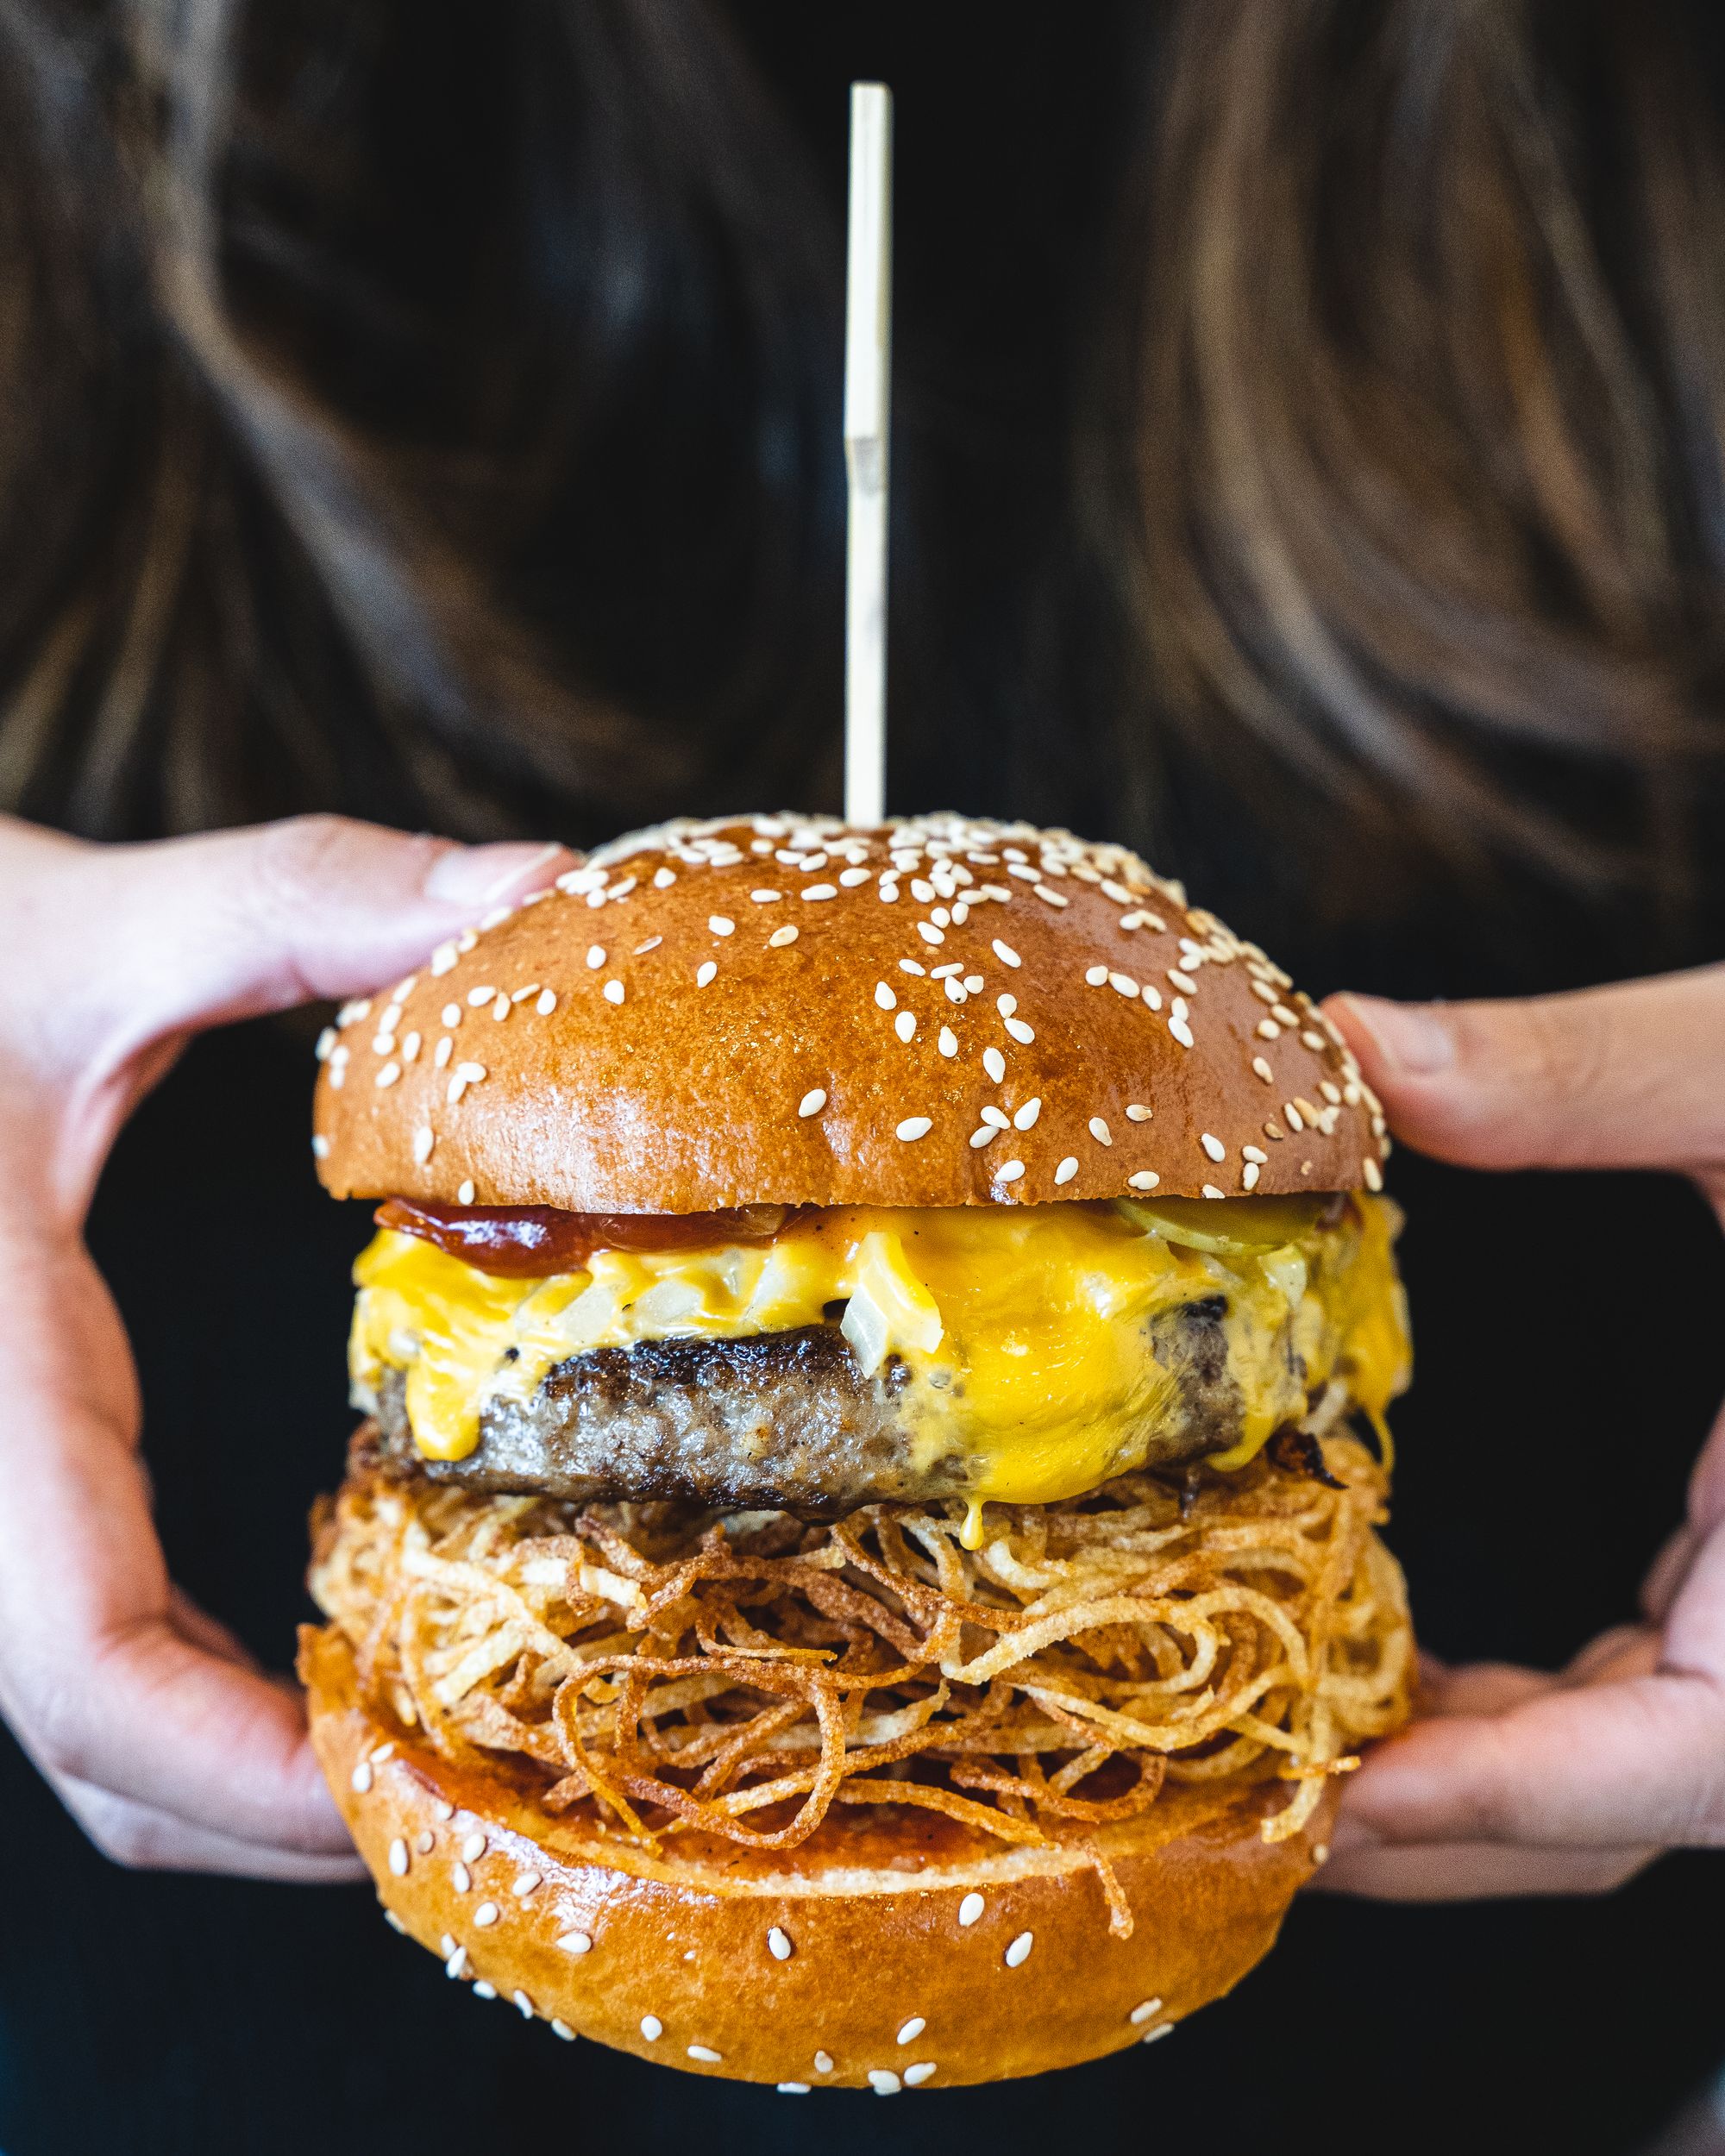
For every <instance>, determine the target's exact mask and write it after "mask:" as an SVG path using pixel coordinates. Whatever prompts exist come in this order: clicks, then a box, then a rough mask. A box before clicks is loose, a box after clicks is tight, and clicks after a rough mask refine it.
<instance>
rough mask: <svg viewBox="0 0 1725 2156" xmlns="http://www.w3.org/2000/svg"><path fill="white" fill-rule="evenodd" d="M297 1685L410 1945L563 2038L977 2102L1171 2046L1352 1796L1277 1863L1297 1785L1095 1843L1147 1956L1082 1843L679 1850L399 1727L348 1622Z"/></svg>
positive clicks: (824, 1835) (777, 2077) (966, 1832)
mask: <svg viewBox="0 0 1725 2156" xmlns="http://www.w3.org/2000/svg"><path fill="white" fill-rule="evenodd" d="M299 1670H300V1676H301V1677H302V1678H303V1680H304V1683H305V1684H306V1686H307V1689H308V1690H309V1693H310V1695H311V1735H312V1741H313V1743H314V1744H315V1745H316V1746H317V1753H318V1757H319V1758H320V1759H321V1761H322V1762H323V1771H324V1773H325V1775H326V1776H327V1777H328V1778H329V1786H330V1788H331V1789H333V1790H334V1791H335V1793H336V1799H337V1802H339V1803H340V1804H341V1806H342V1812H343V1814H344V1815H345V1817H346V1819H347V1821H348V1826H349V1827H350V1828H351V1829H352V1831H353V1835H354V1841H355V1842H356V1843H357V1844H358V1846H359V1849H360V1853H361V1856H363V1857H364V1858H365V1860H366V1862H367V1865H369V1866H370V1867H371V1870H372V1872H373V1876H374V1877H375V1878H376V1880H377V1883H378V1894H379V1897H380V1900H381V1901H382V1902H383V1904H384V1906H385V1908H386V1909H387V1910H389V1911H390V1912H391V1914H392V1915H393V1917H394V1919H395V1921H397V1922H398V1924H399V1926H400V1927H401V1928H402V1929H403V1930H404V1931H405V1932H406V1933H407V1934H409V1935H410V1936H411V1937H412V1938H414V1939H417V1940H418V1941H419V1942H420V1944H421V1945H422V1946H429V1947H430V1948H432V1949H433V1951H435V1952H437V1953H439V1954H440V1955H441V1956H442V1958H443V1959H444V1960H445V1961H446V1962H447V1963H449V1965H450V1973H451V1974H452V1975H453V1976H456V1977H464V1978H466V1979H467V1980H468V1981H471V1982H478V1983H483V1984H488V1985H489V1986H490V1987H491V1988H492V1990H494V1991H495V1992H496V1993H497V1995H498V1996H499V1998H500V1999H502V2000H504V2001H509V2000H513V2002H515V2004H516V2005H517V2007H518V2008H519V2009H520V2010H521V2011H522V2012H523V2013H526V2014H530V2015H537V2016H539V2017H540V2018H541V2019H543V2020H545V2021H549V2022H551V2024H552V2026H553V2027H554V2028H555V2030H556V2032H557V2034H559V2035H563V2036H570V2035H579V2036H586V2037H592V2038H593V2039H595V2040H597V2041H598V2042H599V2043H603V2044H609V2045H612V2046H614V2047H615V2048H616V2049H618V2050H620V2051H630V2052H633V2053H636V2054H637V2057H639V2058H643V2059H655V2060H656V2061H658V2062H659V2063H660V2064H662V2065H674V2066H681V2067H682V2068H684V2069H686V2070H687V2071H694V2072H698V2073H709V2074H716V2075H718V2076H720V2077H725V2078H731V2079H733V2080H740V2081H761V2082H776V2083H780V2084H799V2085H806V2086H823V2085H830V2086H832V2087H837V2088H867V2087H870V2086H876V2087H882V2088H886V2089H888V2090H890V2089H892V2088H895V2087H897V2086H898V2085H899V2084H900V2081H902V2082H904V2083H905V2084H907V2085H909V2086H911V2087H915V2086H918V2085H919V2084H922V2083H924V2082H928V2083H929V2084H931V2085H932V2086H933V2087H936V2088H951V2087H954V2086H955V2085H957V2084H963V2083H965V2082H973V2081H992V2080H998V2079H1000V2078H1005V2077H1007V2076H1010V2075H1017V2074H1032V2073H1042V2072H1044V2071H1048V2070H1049V2069H1051V2068H1052V2067H1056V2066H1069V2065H1076V2064H1077V2063H1079V2062H1080V2061H1081V2060H1083V2059H1095V2058H1099V2057H1101V2055H1102V2054H1103V2053H1107V2052H1112V2051H1119V2050H1121V2049H1123V2048H1124V2047H1125V2046H1126V2045H1128V2044H1131V2043H1134V2042H1138V2041H1143V2040H1147V2039H1149V2038H1150V2037H1151V2036H1153V2035H1154V2034H1156V2033H1157V2032H1158V2031H1160V2030H1163V2029H1165V2028H1168V2027H1169V2026H1170V2025H1171V2024H1172V2023H1173V2022H1175V2021H1179V2020H1181V2019H1182V2017H1183V2016H1184V2015H1188V2014H1189V2013H1191V2012H1192V2011H1193V2010H1194V2009H1195V2008H1197V2007H1200V2006H1202V2005H1204V2004H1205V2003H1206V2002H1208V2001H1209V2000H1211V1999H1214V1998H1215V1997H1217V1996H1220V1994H1221V1993H1222V1992H1224V1991H1226V1990H1229V1989H1230V1988H1231V1987H1232V1986H1233V1984H1236V1983H1238V1982H1239V1978H1240V1977H1243V1976H1244V1975H1245V1972H1246V1971H1247V1970H1249V1969H1250V1968H1251V1966H1252V1965H1253V1964H1254V1963H1255V1962H1257V1961H1258V1960H1259V1959H1261V1958H1262V1956H1263V1955H1264V1954H1265V1953H1266V1952H1268V1951H1269V1949H1270V1946H1271V1945H1272V1944H1273V1943H1274V1941H1275V1938H1276V1934H1277V1929H1278V1928H1279V1927H1280V1925H1281V1921H1282V1918H1283V1913H1284V1911H1285V1910H1286V1908H1287V1906H1288V1903H1289V1901H1290V1899H1291V1898H1292V1896H1293V1895H1294V1893H1295V1890H1296V1889H1297V1888H1298V1887H1299V1886H1300V1885H1302V1883H1303V1882H1304V1881H1305V1880H1307V1879H1308V1878H1309V1877H1310V1876H1311V1873H1312V1871H1313V1869H1314V1864H1315V1863H1317V1862H1320V1861H1321V1847H1322V1844H1323V1843H1324V1841H1325V1839H1326V1838H1327V1833H1328V1831H1329V1821H1330V1818H1331V1816H1332V1812H1333V1802H1332V1801H1331V1799H1330V1798H1328V1797H1327V1798H1326V1800H1325V1802H1323V1803H1322V1804H1320V1806H1319V1808H1318V1810H1317V1812H1316V1813H1315V1814H1314V1817H1313V1818H1312V1819H1311V1820H1310V1821H1308V1825H1307V1827H1306V1828H1305V1830H1304V1831H1303V1833H1300V1834H1298V1835H1295V1836H1294V1837H1291V1838H1290V1839H1289V1840H1288V1841H1286V1842H1283V1843H1277V1844H1267V1843H1265V1842H1264V1840H1263V1839H1262V1838H1261V1836H1260V1834H1259V1833H1258V1823H1259V1821H1260V1820H1261V1819H1262V1818H1263V1817H1264V1814H1265V1813H1266V1812H1267V1811H1269V1810H1271V1809H1273V1808H1276V1807H1277V1806H1278V1805H1279V1804H1280V1803H1281V1802H1283V1794H1282V1791H1281V1789H1280V1788H1279V1787H1278V1785H1277V1784H1275V1783H1270V1784H1264V1783H1258V1784H1255V1785H1253V1784H1248V1785H1245V1786H1242V1785H1241V1784H1240V1783H1239V1782H1233V1783H1219V1784H1217V1785H1216V1786H1215V1787H1214V1788H1213V1789H1211V1788H1206V1786H1205V1785H1204V1784H1202V1783H1196V1784H1189V1785H1187V1786H1185V1787H1177V1786H1176V1787H1170V1789H1168V1790H1166V1791H1164V1795H1163V1796H1161V1797H1160V1798H1159V1799H1158V1800H1157V1802H1156V1804H1155V1805H1154V1806H1152V1807H1151V1810H1150V1811H1149V1812H1148V1813H1145V1814H1142V1815H1141V1816H1140V1817H1139V1818H1138V1819H1136V1820H1133V1821H1126V1822H1124V1823H1122V1824H1120V1825H1117V1826H1112V1827H1101V1828H1097V1829H1093V1830H1091V1832H1092V1833H1094V1835H1095V1840H1096V1841H1097V1842H1098V1843H1100V1844H1101V1846H1102V1847H1103V1848H1104V1849H1105V1850H1106V1851H1107V1856H1108V1858H1109V1860H1110V1862H1111V1863H1112V1864H1113V1867H1114V1870H1115V1871H1116V1873H1117V1874H1118V1876H1119V1878H1120V1883H1121V1885H1122V1887H1123V1888H1124V1889H1125V1891H1126V1898H1127V1900H1128V1902H1130V1904H1131V1906H1132V1913H1133V1918H1134V1924H1133V1928H1132V1935H1131V1937H1130V1938H1129V1939H1121V1938H1119V1937H1118V1936H1115V1935H1113V1934H1111V1932H1110V1930H1109V1927H1108V1912H1107V1904H1106V1902H1105V1901H1104V1899H1103V1896H1102V1892H1101V1887H1100V1885H1099V1884H1098V1882H1097V1877H1096V1874H1095V1870H1094V1868H1093V1867H1091V1866H1090V1865H1088V1864H1087V1863H1086V1861H1085V1859H1084V1857H1083V1854H1082V1848H1080V1847H1077V1846H1072V1845H1063V1846H1058V1847H1055V1848H1051V1849H1022V1848H1016V1849H1007V1848H1004V1847H1003V1846H1002V1845H1001V1844H1000V1843H999V1842H997V1841H994V1839H991V1838H989V1837H988V1836H984V1835H982V1834H979V1833H976V1832H975V1830H973V1829H970V1828H969V1827H963V1826H961V1825H959V1824H957V1823H956V1822H954V1821H950V1820H946V1819H944V1818H942V1817H940V1816H939V1815H938V1814H919V1815H918V1820H917V1822H916V1823H914V1824H911V1823H907V1822H906V1821H904V1820H903V1819H901V1818H898V1817H895V1818H894V1819H893V1821H891V1822H890V1823H889V1824H888V1823H885V1822H883V1821H881V1820H880V1819H879V1817H878V1816H877V1815H876V1814H875V1812H874V1811H873V1810H872V1808H869V1807H863V1806H859V1807H856V1808H847V1809H846V1810H845V1811H844V1813H843V1814H839V1813H837V1812H835V1813H834V1814H829V1816H828V1818H827V1820H826V1821H824V1822H823V1823H822V1825H821V1827H820V1828H819V1830H818V1832H817V1833H815V1835H813V1836H812V1838H811V1839H810V1840H809V1841H807V1842H806V1843H805V1844H804V1845H803V1846H802V1847H801V1848H800V1849H797V1850H794V1851H790V1852H779V1853H776V1854H768V1853H764V1852H756V1851H750V1850H747V1849H743V1848H739V1847H737V1846H735V1845H733V1844H729V1843H717V1842H713V1841H711V1840H708V1839H706V1838H704V1837H699V1836H695V1835H690V1836H688V1837H678V1838H677V1839H675V1840H674V1841H668V1842H666V1843H665V1844H663V1845H662V1851H661V1853H659V1854H657V1855H655V1854H653V1853H652V1852H649V1851H646V1850H644V1849H641V1848H638V1847H637V1846H634V1845H633V1844H631V1843H629V1842H626V1841H623V1840H621V1839H609V1838H606V1839H600V1838H599V1836H598V1835H596V1834H595V1833H594V1832H593V1829H592V1828H591V1827H583V1826H581V1825H580V1823H579V1822H576V1821H573V1820H568V1819H565V1820H558V1819H553V1818H551V1817H549V1815H548V1814H545V1813H544V1812H543V1811H542V1810H540V1809H538V1808H536V1806H534V1805H533V1803H532V1802H531V1801H530V1797H529V1796H527V1795H526V1794H524V1792H522V1791H519V1790H517V1789H515V1788H514V1787H513V1786H512V1785H511V1784H510V1783H505V1781H503V1780H502V1779H501V1778H498V1777H492V1776H489V1775H484V1774H479V1773H475V1772H474V1771H471V1770H467V1769H463V1768H460V1767H456V1766H452V1765H451V1764H449V1763H448V1762H447V1761H445V1760H443V1759H442V1758H440V1757H439V1756H438V1755H437V1754H436V1752H432V1751H431V1750H430V1748H429V1747H421V1746H418V1745H412V1744H410V1743H407V1742H404V1741H403V1740H402V1739H401V1737H400V1733H398V1732H396V1731H390V1730H386V1729H385V1728H383V1727H381V1726H380V1724H379V1723H378V1722H376V1721H375V1720H373V1719H371V1717H370V1716H369V1715H368V1714H367V1712H366V1711H365V1709H364V1708H362V1707H361V1703H360V1700H359V1695H358V1692H357V1689H356V1686H355V1682H354V1663H353V1656H352V1651H351V1650H350V1648H349V1647H348V1643H347V1641H346V1639H344V1638H343V1636H342V1634H341V1633H339V1632H337V1631H336V1628H335V1627H334V1626H328V1627H326V1628H324V1629H323V1630H322V1631H319V1630H317V1629H315V1628H313V1627H311V1626H307V1627H306V1628H305V1629H304V1631H303V1632H302V1633H301V1634H300V1658H299ZM392 1739H393V1741H392ZM380 1752H382V1754H383V1755H384V1756H381V1757H380V1756H379V1754H380ZM975 1896H980V1897H981V1902H982V1907H981V1911H980V1913H978V1912H977V1910H976V1908H975V1901H974V1898H973V1899H972V1900H971V1901H970V1902H969V1906H967V1905H966V1904H967V1897H975ZM966 1918H969V1921H968V1922H967V1921H965V1920H966ZM775 1934H776V1935H777V1936H776V1939H775ZM1023 1940H1028V1942H1029V1946H1028V1951H1024V1950H1023V1948H1022V1947H1017V1948H1015V1947H1014V1942H1015V1941H1023ZM582 1941H587V1942H590V1945H589V1946H586V1948H583V1947H582V1945H581V1942H582ZM560 1942H563V1943H561V1944H560ZM775 1945H776V1946H777V1947H778V1948H779V1950H780V1951H779V1952H775ZM786 1948H788V1952H785V1951H784V1950H785V1949H786ZM1009 1949H1013V1958H1012V1959H1011V1960H1009V1959H1008V1950H1009ZM781 1954H782V1956H783V1958H782V1959H781ZM907 2030H908V2031H909V2034H906V2031H907ZM823 2061H825V2062H827V2063H825V2065H823V2063H822V2062H823ZM925 2067H931V2068H932V2070H933V2071H932V2072H924V2071H919V2070H920V2069H922V2068H925ZM881 2075H886V2076H889V2077H892V2078H891V2079H890V2080H888V2081H887V2082H884V2083H882V2082H880V2081H878V2080H875V2079H871V2077H878V2076H881Z"/></svg>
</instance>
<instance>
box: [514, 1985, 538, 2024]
mask: <svg viewBox="0 0 1725 2156" xmlns="http://www.w3.org/2000/svg"><path fill="white" fill-rule="evenodd" d="M511 1996H512V1997H513V1998H514V2001H515V2003H516V2005H517V2007H518V2008H519V2009H520V2012H521V2018H522V2020H523V2021H531V2020H532V2019H533V2002H532V2000H531V1999H530V1998H529V1997H528V1996H527V1994H526V1993H525V1992H524V1991H517V1992H514V1993H512V1994H511Z"/></svg>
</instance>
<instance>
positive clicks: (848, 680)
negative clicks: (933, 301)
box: [844, 82, 893, 824]
mask: <svg viewBox="0 0 1725 2156" xmlns="http://www.w3.org/2000/svg"><path fill="white" fill-rule="evenodd" d="M892 384H893V93H892V91H890V90H888V88H887V86H886V85H885V84H884V83H874V82H859V83H852V84H851V85H850V247H849V254H848V260H847V266H846V278H845V296H844V469H845V475H846V478H847V480H848V482H849V515H848V517H847V520H846V531H845V583H844V815H845V820H846V821H847V822H848V823H851V824H878V823H880V822H881V818H883V817H884V816H885V814H886V807H887V505H888V461H889V460H888V447H889V440H890V423H891V417H892Z"/></svg>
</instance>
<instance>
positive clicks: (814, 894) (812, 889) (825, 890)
mask: <svg viewBox="0 0 1725 2156" xmlns="http://www.w3.org/2000/svg"><path fill="white" fill-rule="evenodd" d="M802 895H803V897H804V898H806V899H836V898H837V896H838V886H837V884H836V883H806V884H805V885H804V886H803V888H802Z"/></svg>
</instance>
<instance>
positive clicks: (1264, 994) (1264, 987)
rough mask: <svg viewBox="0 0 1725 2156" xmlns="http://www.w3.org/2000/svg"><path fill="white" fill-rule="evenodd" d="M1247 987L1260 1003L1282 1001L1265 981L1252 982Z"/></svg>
mask: <svg viewBox="0 0 1725 2156" xmlns="http://www.w3.org/2000/svg"><path fill="white" fill-rule="evenodd" d="M1248 985H1249V986H1250V987H1251V992H1252V993H1253V994H1254V995H1255V996H1256V997H1257V998H1258V1001H1259V1002H1260V1003H1279V1002H1280V1001H1281V1000H1282V999H1281V997H1280V996H1279V995H1277V993H1276V991H1275V989H1274V988H1272V987H1270V983H1269V982H1268V981H1251V982H1250V983H1249V984H1248Z"/></svg>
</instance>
